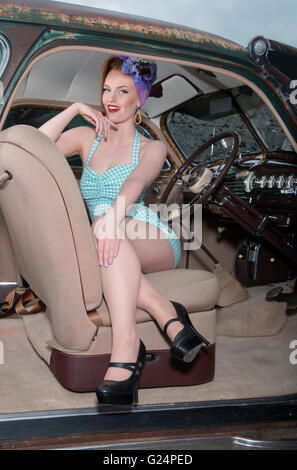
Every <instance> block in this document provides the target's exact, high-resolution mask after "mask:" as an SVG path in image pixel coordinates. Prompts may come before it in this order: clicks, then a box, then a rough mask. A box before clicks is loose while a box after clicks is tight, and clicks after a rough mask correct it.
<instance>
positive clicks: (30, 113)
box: [3, 106, 171, 172]
mask: <svg viewBox="0 0 297 470" xmlns="http://www.w3.org/2000/svg"><path fill="white" fill-rule="evenodd" d="M59 112H60V109H48V108H44V107H36V106H18V107H16V108H14V109H11V110H10V112H9V113H8V116H7V118H6V121H5V124H4V126H3V130H4V129H6V128H8V127H11V126H15V125H17V124H26V125H28V126H33V127H36V128H38V127H40V126H42V124H44V123H45V122H46V121H48V120H49V119H51V118H52V117H54V116H55V115H57V114H58V113H59ZM78 126H89V127H93V126H92V124H90V123H89V122H88V121H86V120H85V119H83V117H81V116H75V118H74V119H72V121H71V122H70V123H69V124H68V125H67V127H66V128H65V131H67V130H69V129H72V128H74V127H78ZM137 129H138V130H139V132H140V133H141V134H143V135H144V136H145V137H147V138H149V139H155V136H154V135H153V133H152V131H151V130H150V129H149V127H148V126H146V125H144V124H143V123H142V124H141V125H139V126H137ZM67 161H68V162H69V164H70V166H71V167H72V168H81V167H82V163H81V159H80V156H79V155H72V156H71V157H68V158H67ZM170 170H171V163H170V161H169V159H168V158H167V159H166V160H165V162H164V165H163V169H162V171H165V172H167V171H170Z"/></svg>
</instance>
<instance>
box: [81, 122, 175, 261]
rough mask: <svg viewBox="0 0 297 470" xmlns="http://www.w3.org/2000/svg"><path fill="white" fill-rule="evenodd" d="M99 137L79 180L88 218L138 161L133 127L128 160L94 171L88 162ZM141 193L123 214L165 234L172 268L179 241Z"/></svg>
mask: <svg viewBox="0 0 297 470" xmlns="http://www.w3.org/2000/svg"><path fill="white" fill-rule="evenodd" d="M102 137H103V133H102V134H101V135H100V136H98V137H97V138H96V139H95V141H94V143H93V145H92V147H91V150H90V153H89V155H88V159H87V163H86V165H85V167H84V169H83V172H82V176H81V180H80V190H81V193H82V196H83V198H84V200H85V202H86V205H87V208H88V210H89V214H90V217H91V220H92V221H93V220H94V219H95V218H96V217H98V216H99V215H102V214H105V213H106V212H107V210H108V209H109V208H110V206H111V205H112V204H113V202H114V201H115V199H116V197H117V196H118V193H119V191H120V189H121V187H122V184H123V183H124V181H125V179H126V178H127V176H129V175H130V173H132V171H133V170H134V168H135V167H136V165H137V163H138V160H139V148H140V135H139V132H138V131H137V130H135V138H134V145H133V158H132V163H131V164H127V163H124V164H122V165H116V166H113V167H111V168H109V169H108V170H106V171H104V172H103V173H101V174H99V173H97V172H96V171H95V170H93V169H92V168H90V166H89V164H90V161H91V159H92V156H93V154H94V152H95V150H96V148H97V146H98V145H99V143H100V141H101V139H102ZM144 194H145V191H143V192H142V193H141V194H140V196H139V198H138V199H137V201H136V202H135V204H134V205H133V206H131V207H130V208H129V209H128V211H127V214H126V215H127V216H129V217H132V218H133V219H136V220H141V221H143V222H149V223H150V224H153V225H155V226H157V227H159V228H160V229H161V230H162V231H163V232H164V233H165V234H166V236H167V238H168V240H169V241H170V243H171V245H172V248H173V250H174V254H175V266H174V267H175V268H176V267H177V266H178V264H179V261H180V258H181V243H180V240H179V238H178V237H177V235H176V233H175V232H174V231H173V230H172V229H171V227H169V226H168V225H166V224H164V223H163V222H161V220H160V218H159V217H158V215H157V213H156V212H154V211H153V210H152V209H150V208H149V207H147V206H145V205H144V201H143V197H144Z"/></svg>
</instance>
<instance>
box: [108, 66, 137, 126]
mask: <svg viewBox="0 0 297 470" xmlns="http://www.w3.org/2000/svg"><path fill="white" fill-rule="evenodd" d="M102 104H103V106H104V107H105V111H106V114H107V117H108V118H109V119H110V120H111V121H113V122H114V123H116V124H118V123H121V122H125V121H127V120H129V119H133V117H134V115H135V112H136V110H137V108H138V107H139V101H138V96H137V92H136V88H135V85H134V82H133V78H132V77H131V76H130V75H127V74H125V73H123V72H122V71H121V70H115V69H113V70H111V71H110V72H109V74H108V75H107V76H106V79H105V82H104V84H103V93H102Z"/></svg>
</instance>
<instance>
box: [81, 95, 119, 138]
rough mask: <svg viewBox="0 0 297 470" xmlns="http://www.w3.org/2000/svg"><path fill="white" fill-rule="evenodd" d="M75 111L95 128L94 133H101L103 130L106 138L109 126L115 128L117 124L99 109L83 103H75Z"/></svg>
mask: <svg viewBox="0 0 297 470" xmlns="http://www.w3.org/2000/svg"><path fill="white" fill-rule="evenodd" d="M76 105H77V112H78V113H79V114H80V115H81V116H82V117H83V118H84V119H85V120H86V121H88V122H89V123H91V124H93V126H95V128H96V134H97V135H101V134H102V132H104V138H105V139H107V136H108V129H109V127H110V126H113V127H115V128H117V127H118V126H117V124H115V123H114V122H112V121H110V120H109V119H108V118H107V117H105V116H104V115H103V114H102V113H101V112H100V111H97V110H96V109H95V108H92V106H89V105H88V104H84V103H77V104H76Z"/></svg>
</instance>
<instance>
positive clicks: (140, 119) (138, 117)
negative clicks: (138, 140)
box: [134, 109, 142, 126]
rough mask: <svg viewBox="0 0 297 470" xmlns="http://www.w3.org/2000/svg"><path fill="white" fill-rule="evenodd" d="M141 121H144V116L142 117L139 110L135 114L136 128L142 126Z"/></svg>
mask: <svg viewBox="0 0 297 470" xmlns="http://www.w3.org/2000/svg"><path fill="white" fill-rule="evenodd" d="M141 121H142V116H141V113H140V111H139V109H138V110H137V111H136V113H135V116H134V124H135V125H136V126H139V124H141Z"/></svg>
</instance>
